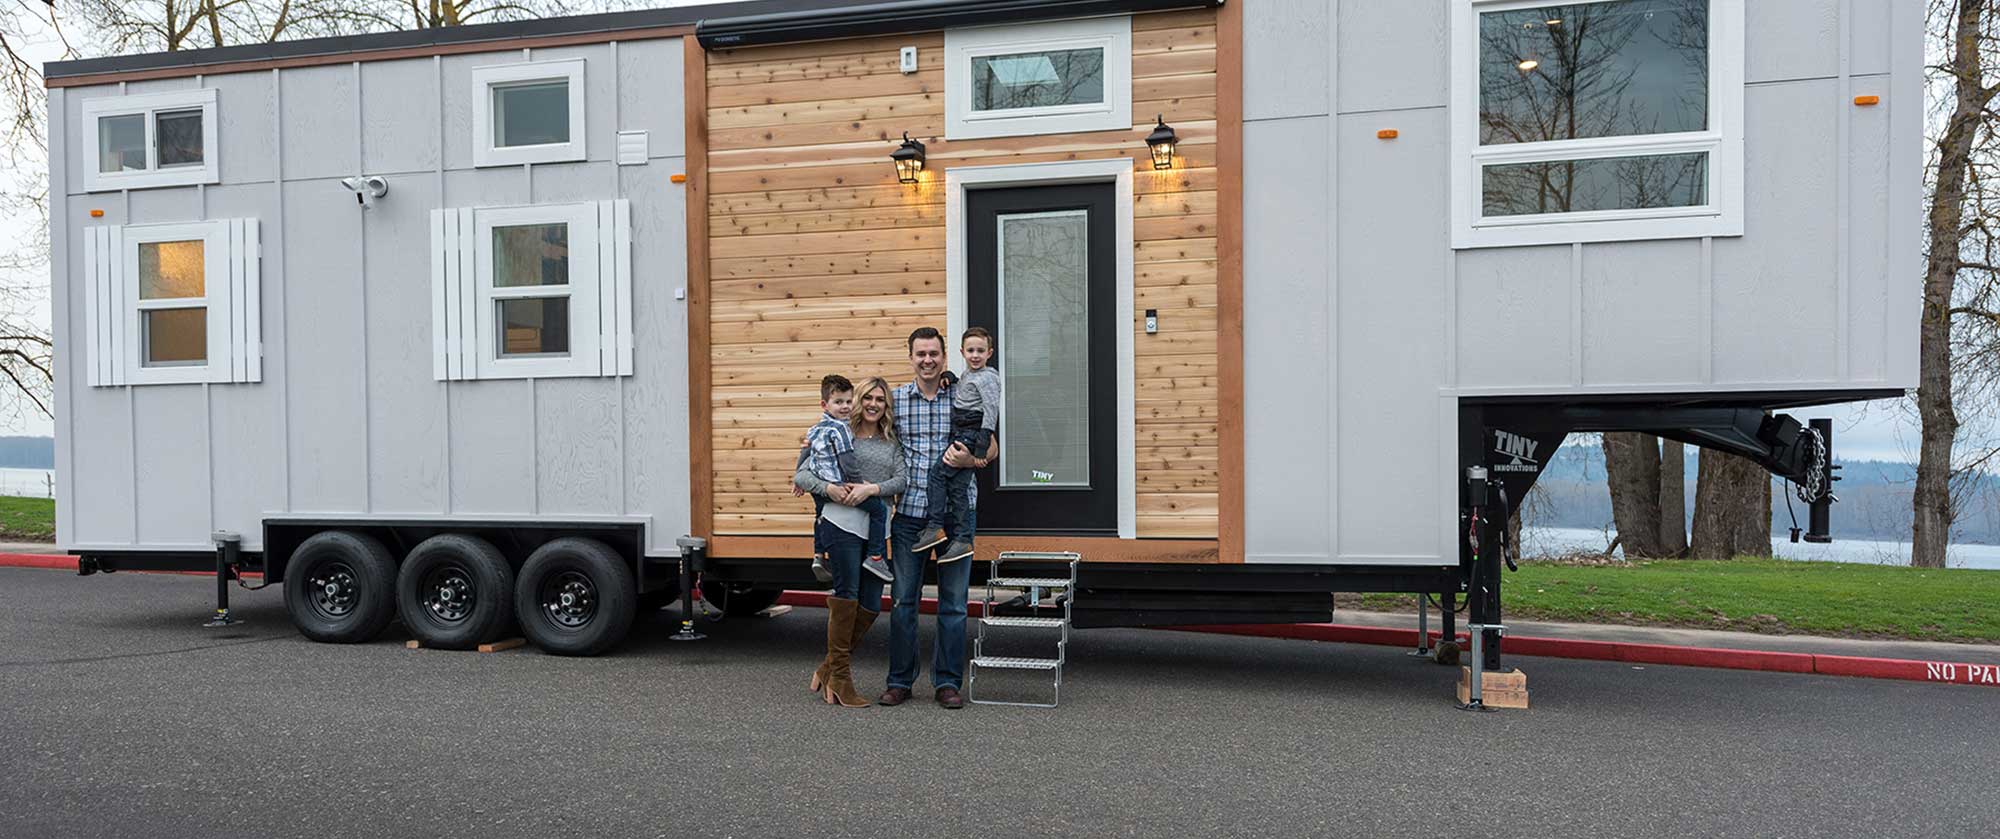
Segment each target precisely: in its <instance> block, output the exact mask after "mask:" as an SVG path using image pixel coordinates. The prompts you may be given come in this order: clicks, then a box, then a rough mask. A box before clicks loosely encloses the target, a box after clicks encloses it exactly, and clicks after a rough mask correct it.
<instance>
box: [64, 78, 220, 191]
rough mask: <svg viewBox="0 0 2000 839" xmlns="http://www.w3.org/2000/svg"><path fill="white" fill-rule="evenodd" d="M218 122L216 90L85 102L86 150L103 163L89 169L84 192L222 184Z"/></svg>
mask: <svg viewBox="0 0 2000 839" xmlns="http://www.w3.org/2000/svg"><path fill="white" fill-rule="evenodd" d="M215 120H216V92H215V91H214V90H212V89H202V90H178V91H172V92H169V93H150V94H145V95H141V96H114V97H107V98H101V99H86V100H84V102H83V126H82V127H83V134H84V137H83V141H84V148H86V149H95V150H96V153H95V155H93V156H92V157H93V159H95V161H96V163H97V165H95V166H86V167H84V172H83V181H84V189H85V190H87V191H92V192H99V191H104V190H113V189H143V188H146V187H158V186H187V185H191V184H212V183H216V182H217V181H219V180H221V176H220V171H221V169H220V167H219V166H218V165H217V163H216V160H215V154H214V153H213V150H214V149H215V137H216V121H215Z"/></svg>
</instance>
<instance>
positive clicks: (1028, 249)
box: [996, 210, 1091, 487]
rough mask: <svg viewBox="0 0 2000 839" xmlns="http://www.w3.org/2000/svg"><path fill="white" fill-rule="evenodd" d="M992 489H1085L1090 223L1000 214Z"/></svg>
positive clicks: (1070, 213)
mask: <svg viewBox="0 0 2000 839" xmlns="http://www.w3.org/2000/svg"><path fill="white" fill-rule="evenodd" d="M999 225H1000V230H999V263H1000V270H999V298H1000V307H999V308H1000V312H999V320H1000V335H1001V336H1003V338H1004V341H1005V343H1003V344H1001V346H1000V347H999V352H998V353H996V357H997V358H998V359H999V360H1000V362H1001V363H1000V365H999V368H1000V376H1001V385H1002V389H1003V391H1004V393H1003V394H1002V397H1001V403H1002V404H1003V406H1004V407H1003V408H1002V410H1001V414H1000V435H1001V438H1000V451H1001V452H1002V453H1003V454H1002V456H1001V458H1000V466H1001V470H1000V485H1001V486H1003V487H1037V486H1048V487H1087V486H1089V485H1090V478H1091V476H1090V320H1089V311H1088V308H1089V307H1088V303H1089V300H1088V292H1089V286H1090V283H1089V276H1090V275H1089V254H1090V239H1089V236H1088V226H1089V219H1088V216H1087V215H1086V213H1085V211H1083V210H1066V211H1061V212H1050V213H1022V214H1017V215H1002V216H999Z"/></svg>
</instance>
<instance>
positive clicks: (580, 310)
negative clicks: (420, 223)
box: [473, 204, 598, 379]
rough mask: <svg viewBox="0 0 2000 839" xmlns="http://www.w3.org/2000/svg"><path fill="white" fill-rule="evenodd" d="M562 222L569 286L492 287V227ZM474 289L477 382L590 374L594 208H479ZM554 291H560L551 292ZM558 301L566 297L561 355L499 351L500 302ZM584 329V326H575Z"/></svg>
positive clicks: (593, 367) (593, 362)
mask: <svg viewBox="0 0 2000 839" xmlns="http://www.w3.org/2000/svg"><path fill="white" fill-rule="evenodd" d="M544 224H562V225H564V226H566V227H567V228H568V233H567V237H568V241H569V265H568V266H567V271H566V276H567V277H568V278H569V283H568V284H567V285H562V286H551V285H528V286H509V287H507V288H499V287H496V286H495V285H494V284H493V280H494V277H493V229H494V228H496V227H514V226H518V225H544ZM473 228H474V230H475V234H474V235H475V236H477V238H476V239H474V240H473V249H474V254H475V256H474V258H475V259H477V260H478V262H477V265H478V273H477V275H476V276H477V278H478V284H477V285H476V286H474V288H475V292H474V300H475V301H476V302H475V303H474V305H475V306H476V307H477V308H476V309H475V319H476V323H477V325H476V327H475V331H474V335H475V338H474V340H476V341H477V342H478V344H477V346H478V347H479V350H478V364H479V372H480V378H483V379H527V378H539V377H544V376H595V375H597V372H598V358H597V340H598V323H597V276H598V274H597V271H598V255H597V206H596V205H595V204H555V205H548V206H541V207H510V208H506V209H497V210H479V211H477V212H475V213H474V214H473ZM556 289H561V290H560V291H557V290H556ZM553 297H564V298H568V299H569V353H568V354H567V355H562V356H554V355H537V356H509V355H503V354H501V352H500V312H499V309H500V301H502V300H521V299H536V298H543V299H546V298H553ZM583 326H587V327H588V328H579V327H583Z"/></svg>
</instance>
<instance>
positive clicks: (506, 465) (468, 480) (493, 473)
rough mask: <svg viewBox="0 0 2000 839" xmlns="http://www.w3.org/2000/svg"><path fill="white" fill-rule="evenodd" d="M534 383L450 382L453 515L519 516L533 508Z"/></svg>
mask: <svg viewBox="0 0 2000 839" xmlns="http://www.w3.org/2000/svg"><path fill="white" fill-rule="evenodd" d="M534 384H535V382H534V380H533V379H517V380H513V381H491V382H453V383H451V385H449V387H450V388H451V511H452V512H453V513H495V514H500V513H505V514H515V515H518V514H523V513H527V512H529V511H530V510H531V509H533V507H534V501H535V498H534V494H535V475H534V468H535V431H534V415H533V414H532V413H530V411H531V408H530V406H531V405H532V404H533V402H532V400H533V399H534V396H533V395H532V394H531V393H530V388H532V387H534Z"/></svg>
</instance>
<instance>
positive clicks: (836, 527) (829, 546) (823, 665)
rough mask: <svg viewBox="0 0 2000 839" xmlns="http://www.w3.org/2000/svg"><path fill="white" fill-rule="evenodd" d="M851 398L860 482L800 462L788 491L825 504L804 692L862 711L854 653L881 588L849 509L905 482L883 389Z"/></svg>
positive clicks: (867, 386) (861, 525) (858, 515)
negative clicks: (821, 643) (821, 607)
mask: <svg viewBox="0 0 2000 839" xmlns="http://www.w3.org/2000/svg"><path fill="white" fill-rule="evenodd" d="M854 396H855V400H854V404H855V407H854V416H853V417H852V418H851V419H849V420H848V425H849V427H850V428H852V429H853V431H854V462H855V466H856V472H857V473H858V480H859V481H860V482H859V483H847V484H828V483H827V482H825V481H823V480H821V479H820V478H819V476H817V475H815V474H813V471H812V470H811V469H810V468H808V467H807V466H806V465H805V464H804V463H801V464H800V465H799V467H798V471H797V472H795V473H794V474H793V475H792V485H793V486H795V487H797V488H798V489H800V490H803V491H805V492H810V493H813V494H814V495H818V496H821V497H823V498H825V499H826V500H827V502H828V504H827V506H826V509H825V510H824V511H823V512H822V514H821V517H820V518H819V520H817V521H815V522H813V527H814V528H815V532H816V533H817V534H818V539H819V543H820V545H822V546H824V547H825V549H826V552H827V564H828V565H829V566H831V570H832V571H833V593H832V595H831V596H829V597H828V598H827V601H826V607H827V608H826V658H825V659H824V660H822V661H821V662H820V665H819V669H817V670H814V671H813V675H812V682H811V688H812V691H813V692H814V693H818V694H820V695H821V697H823V698H824V699H825V700H826V701H827V703H828V704H839V705H844V706H847V707H849V708H864V707H867V706H868V705H870V704H871V703H870V702H869V700H868V699H866V698H864V697H862V695H861V694H860V692H858V691H856V690H855V689H854V671H853V663H852V662H853V653H854V647H855V645H857V644H859V643H861V638H862V636H864V635H866V634H868V628H869V627H871V626H874V625H875V618H876V617H877V616H878V615H879V614H880V612H881V608H882V581H881V579H880V578H878V577H876V576H875V575H873V574H864V573H862V571H861V555H862V552H863V549H864V547H865V544H866V543H865V540H864V536H865V534H866V533H867V531H868V518H867V514H866V513H862V512H861V511H860V510H856V509H854V507H853V505H855V504H859V503H861V502H862V501H866V500H867V499H869V498H872V497H875V496H882V497H884V498H888V497H891V496H895V495H900V494H901V493H902V492H903V487H904V485H905V484H906V483H907V480H908V478H907V471H906V470H907V467H906V466H904V464H903V447H902V444H901V443H898V442H897V441H896V416H895V408H894V407H892V403H891V402H890V400H889V383H888V382H886V381H883V380H882V378H881V377H879V376H878V377H875V378H872V379H869V380H867V381H865V382H862V383H861V386H860V387H859V388H856V389H855V394H854Z"/></svg>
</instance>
